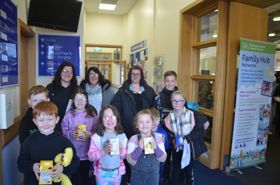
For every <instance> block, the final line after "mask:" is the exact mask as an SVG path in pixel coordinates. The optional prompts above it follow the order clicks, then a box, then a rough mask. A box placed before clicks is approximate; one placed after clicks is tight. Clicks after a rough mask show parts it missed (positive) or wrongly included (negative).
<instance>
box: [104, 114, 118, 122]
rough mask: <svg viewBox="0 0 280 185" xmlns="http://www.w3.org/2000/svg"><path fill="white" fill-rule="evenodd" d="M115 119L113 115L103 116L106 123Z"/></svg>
mask: <svg viewBox="0 0 280 185" xmlns="http://www.w3.org/2000/svg"><path fill="white" fill-rule="evenodd" d="M116 118H117V117H116V116H114V115H112V116H104V119H105V120H106V121H108V120H110V119H114V120H115V119H116Z"/></svg>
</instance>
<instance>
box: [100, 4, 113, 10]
mask: <svg viewBox="0 0 280 185" xmlns="http://www.w3.org/2000/svg"><path fill="white" fill-rule="evenodd" d="M115 8H116V5H115V4H105V3H100V5H99V9H100V10H115Z"/></svg>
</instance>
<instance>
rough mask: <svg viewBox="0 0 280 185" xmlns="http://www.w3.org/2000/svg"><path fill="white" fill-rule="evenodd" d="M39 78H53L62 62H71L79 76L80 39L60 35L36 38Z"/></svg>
mask: <svg viewBox="0 0 280 185" xmlns="http://www.w3.org/2000/svg"><path fill="white" fill-rule="evenodd" d="M38 50H39V51H38V55H39V57H38V58H39V60H38V62H39V63H38V66H39V76H53V75H54V74H55V72H56V69H57V68H58V66H59V65H60V64H61V63H63V62H64V61H69V62H71V63H72V64H73V65H74V67H75V72H76V75H77V76H79V75H80V37H79V36H60V35H39V36H38Z"/></svg>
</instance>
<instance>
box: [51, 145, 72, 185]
mask: <svg viewBox="0 0 280 185" xmlns="http://www.w3.org/2000/svg"><path fill="white" fill-rule="evenodd" d="M72 158H73V150H72V148H70V147H68V148H66V149H65V150H64V153H59V154H57V156H56V157H55V158H54V162H55V163H56V164H59V165H62V166H63V167H67V166H68V165H69V164H70V163H71V161H72ZM53 181H54V182H61V184H62V185H72V183H71V181H70V180H69V178H68V176H67V175H65V174H63V173H62V174H61V175H60V177H59V178H57V179H53Z"/></svg>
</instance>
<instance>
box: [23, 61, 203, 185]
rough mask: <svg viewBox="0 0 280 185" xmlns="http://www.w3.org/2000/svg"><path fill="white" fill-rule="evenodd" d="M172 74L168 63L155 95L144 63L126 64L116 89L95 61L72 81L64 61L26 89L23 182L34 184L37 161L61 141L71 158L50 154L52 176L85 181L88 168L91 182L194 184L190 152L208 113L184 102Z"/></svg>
mask: <svg viewBox="0 0 280 185" xmlns="http://www.w3.org/2000/svg"><path fill="white" fill-rule="evenodd" d="M176 82H177V74H176V73H175V72H174V71H167V72H166V73H165V74H164V88H163V89H162V91H161V92H160V93H159V94H158V95H156V94H155V92H154V90H153V88H152V87H150V86H149V85H148V84H147V82H146V81H145V78H144V73H143V69H142V68H141V67H140V66H132V67H131V68H130V70H129V72H128V79H127V80H126V81H125V82H124V83H123V84H122V86H121V87H120V88H119V89H118V91H117V92H116V94H115V92H114V90H113V88H112V87H111V82H110V81H109V80H107V79H105V78H104V76H103V75H102V73H101V72H100V71H99V69H98V68H96V67H91V68H89V69H88V70H87V72H86V76H85V79H84V80H83V81H82V82H81V84H80V86H78V85H77V79H76V75H75V68H74V66H73V65H72V63H71V62H64V63H62V64H61V65H60V66H59V67H58V69H57V71H56V74H55V76H54V78H53V81H52V82H51V83H50V84H49V85H47V87H46V88H44V87H43V86H40V85H37V86H34V87H33V88H31V89H30V91H29V98H28V103H29V105H30V108H29V109H28V111H27V112H26V115H25V116H24V117H23V119H22V122H21V124H20V128H19V138H20V142H21V150H20V155H19V158H18V168H19V170H20V171H21V172H22V173H24V181H25V184H28V185H32V184H38V180H39V181H40V180H41V176H42V173H41V171H40V161H42V160H54V159H55V158H56V155H57V154H58V153H63V151H64V150H65V148H67V147H70V148H72V150H73V156H72V160H71V163H70V165H69V164H68V165H67V166H66V165H63V163H57V162H55V161H54V162H55V163H54V167H53V172H52V174H50V177H51V178H52V179H59V178H58V177H59V176H60V175H61V174H62V173H64V174H66V175H68V176H69V177H70V178H71V182H72V184H73V185H88V184H89V182H90V179H89V178H90V175H89V173H90V171H91V169H92V170H93V171H94V172H93V173H94V175H95V181H96V184H97V185H101V184H102V185H106V184H108V185H109V184H128V183H130V184H131V185H138V184H139V185H146V184H147V185H150V184H160V185H163V184H174V185H179V184H181V183H183V184H188V185H191V184H193V183H194V176H193V160H194V159H197V158H198V157H199V155H200V154H202V153H203V152H206V150H207V149H206V146H205V144H204V133H205V129H206V127H207V123H208V121H207V119H206V117H204V116H202V115H201V114H200V113H198V112H197V111H194V110H191V109H190V108H187V107H186V106H185V97H184V94H183V93H182V92H180V91H178V88H177V86H176ZM53 107H55V108H56V109H55V108H53ZM49 122H50V123H49ZM45 130H47V131H45ZM61 135H63V136H64V137H61ZM50 138H51V139H50ZM56 139H57V141H56ZM148 139H149V140H148ZM147 140H148V141H149V142H148V143H146V142H147ZM56 142H57V143H58V144H57V143H56ZM59 143H62V144H59ZM56 145H59V146H56ZM146 145H147V146H146ZM148 146H150V148H148V149H149V152H147V151H148V149H147V147H148ZM40 147H43V148H44V149H43V152H41V151H40V152H37V151H38V150H39V148H40ZM63 147H64V148H63ZM171 166H172V167H171ZM170 174H171V175H170ZM40 175H41V176H40ZM170 179H172V181H171V180H170ZM52 183H53V184H60V183H61V182H58V181H56V180H54V181H53V182H52Z"/></svg>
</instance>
